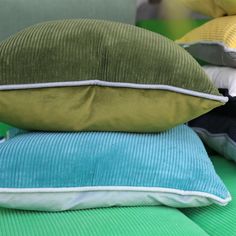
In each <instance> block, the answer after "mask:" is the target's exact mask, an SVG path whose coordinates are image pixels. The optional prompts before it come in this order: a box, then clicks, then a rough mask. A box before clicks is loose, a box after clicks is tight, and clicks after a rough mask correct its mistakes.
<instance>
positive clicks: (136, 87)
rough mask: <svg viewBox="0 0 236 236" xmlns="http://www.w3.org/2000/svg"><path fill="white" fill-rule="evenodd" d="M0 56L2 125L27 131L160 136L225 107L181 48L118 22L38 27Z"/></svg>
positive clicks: (3, 45)
mask: <svg viewBox="0 0 236 236" xmlns="http://www.w3.org/2000/svg"><path fill="white" fill-rule="evenodd" d="M0 56H1V60H0V77H1V81H0V121H2V122H4V123H7V124H10V125H13V126H15V127H19V128H23V129H27V130H45V131H124V132H127V131H128V132H159V131H163V130H166V129H169V128H172V127H175V126H176V125H178V124H182V123H185V122H186V121H189V120H191V119H193V118H195V117H197V116H199V115H201V114H204V113H206V112H208V111H209V110H211V109H213V108H215V107H217V106H220V105H223V104H224V102H226V101H227V98H225V97H223V96H221V95H220V94H219V93H218V90H217V89H216V88H215V87H214V85H213V84H212V83H211V81H210V80H209V79H208V77H207V76H206V74H205V73H204V71H203V70H202V68H201V67H200V66H199V65H198V63H197V62H196V61H195V60H194V59H193V58H192V57H191V56H190V55H189V54H188V53H187V52H185V51H184V50H183V49H182V48H181V47H179V46H178V45H176V44H175V43H174V42H172V41H170V40H168V39H166V38H164V37H162V36H160V35H158V34H155V33H153V32H150V31H147V30H144V29H140V28H138V27H135V26H131V25H126V24H121V23H114V22H109V21H99V20H87V19H82V20H63V21H55V22H54V21H53V22H47V23H43V24H38V25H35V26H32V27H30V28H28V29H25V30H24V31H22V32H20V33H18V34H16V35H15V36H12V37H11V38H9V39H8V40H6V41H4V42H2V43H1V44H0ZM166 107H168V109H166Z"/></svg>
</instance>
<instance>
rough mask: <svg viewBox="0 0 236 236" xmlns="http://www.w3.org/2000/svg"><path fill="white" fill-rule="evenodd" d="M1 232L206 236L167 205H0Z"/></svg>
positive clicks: (37, 235) (61, 235)
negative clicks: (42, 208)
mask: <svg viewBox="0 0 236 236" xmlns="http://www.w3.org/2000/svg"><path fill="white" fill-rule="evenodd" d="M0 235H4V236H15V235H20V236H32V235H34V236H46V235H57V236H64V235H70V236H80V235H81V236H98V235H102V236H111V235H112V236H144V235H145V236H154V235H163V236H164V235H165V236H180V235H181V236H189V235H191V236H207V235H208V234H207V233H205V232H204V230H202V229H201V228H200V227H198V226H197V225H196V224H195V223H193V222H192V221H191V220H189V219H188V218H187V217H186V216H184V215H183V214H182V213H181V212H179V211H178V210H176V209H172V208H167V207H136V208H108V209H96V210H84V211H70V212H63V213H39V212H24V211H14V210H3V209H0Z"/></svg>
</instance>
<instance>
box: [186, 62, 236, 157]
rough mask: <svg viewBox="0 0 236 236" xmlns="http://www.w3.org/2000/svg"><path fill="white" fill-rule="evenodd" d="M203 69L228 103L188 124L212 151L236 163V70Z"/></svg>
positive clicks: (214, 67)
mask: <svg viewBox="0 0 236 236" xmlns="http://www.w3.org/2000/svg"><path fill="white" fill-rule="evenodd" d="M203 68H204V70H205V72H206V73H207V75H208V76H209V78H210V79H211V80H212V82H213V83H214V85H215V86H216V87H217V88H219V91H220V92H221V93H222V94H223V95H224V96H227V97H228V98H229V101H228V103H227V104H225V105H224V106H221V107H219V108H216V109H213V110H212V111H210V112H209V113H207V114H204V115H203V116H200V117H198V118H196V119H194V120H192V121H190V122H189V123H188V124H189V126H191V127H192V128H193V129H194V130H195V131H196V132H197V133H198V135H199V136H200V137H201V139H202V140H203V141H204V143H205V144H207V145H208V146H209V147H211V148H212V149H213V150H214V151H216V152H218V153H220V154H221V155H223V156H224V157H226V158H228V159H231V160H234V161H236V69H234V68H227V67H217V66H204V67H203Z"/></svg>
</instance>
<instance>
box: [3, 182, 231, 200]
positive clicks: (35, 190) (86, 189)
mask: <svg viewBox="0 0 236 236" xmlns="http://www.w3.org/2000/svg"><path fill="white" fill-rule="evenodd" d="M91 191H135V192H137V191H143V192H160V193H174V194H178V195H182V196H200V197H206V198H210V199H213V200H215V201H217V202H220V203H222V204H226V203H228V202H229V201H231V200H232V198H231V196H230V193H228V194H229V196H228V197H227V198H225V199H223V198H220V197H217V196H215V195H213V194H210V193H205V192H199V191H184V190H179V189H170V188H158V187H129V186H128V187H127V186H117V187H114V186H96V187H68V188H21V189H19V188H0V193H61V192H91Z"/></svg>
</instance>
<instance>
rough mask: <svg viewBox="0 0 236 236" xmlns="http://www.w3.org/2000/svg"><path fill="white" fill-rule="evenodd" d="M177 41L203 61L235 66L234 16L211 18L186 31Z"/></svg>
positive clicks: (235, 32) (235, 28)
mask: <svg viewBox="0 0 236 236" xmlns="http://www.w3.org/2000/svg"><path fill="white" fill-rule="evenodd" d="M177 43H179V44H180V45H181V46H183V47H184V48H185V49H186V50H187V51H188V52H189V53H190V54H192V56H194V57H196V58H198V59H201V60H203V61H205V62H208V63H210V64H213V65H222V66H230V67H236V16H226V17H220V18H216V19H214V20H211V21H209V22H208V23H206V24H204V25H202V26H200V27H198V28H196V29H194V30H192V31H190V32H189V33H187V34H186V35H185V36H184V37H182V38H181V39H179V40H177Z"/></svg>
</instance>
